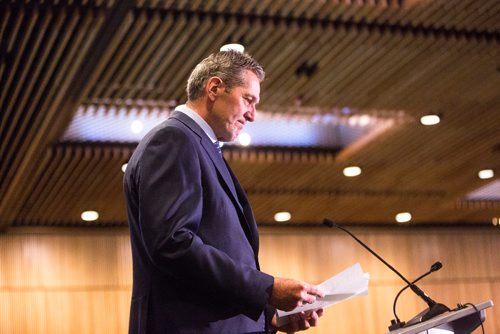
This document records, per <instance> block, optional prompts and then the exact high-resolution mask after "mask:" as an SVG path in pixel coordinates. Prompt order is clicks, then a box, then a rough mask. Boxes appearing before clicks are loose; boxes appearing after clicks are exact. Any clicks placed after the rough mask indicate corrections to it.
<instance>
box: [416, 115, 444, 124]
mask: <svg viewBox="0 0 500 334" xmlns="http://www.w3.org/2000/svg"><path fill="white" fill-rule="evenodd" d="M439 122H441V118H440V117H439V116H438V115H425V116H422V117H421V118H420V123H422V124H423V125H436V124H438V123H439Z"/></svg>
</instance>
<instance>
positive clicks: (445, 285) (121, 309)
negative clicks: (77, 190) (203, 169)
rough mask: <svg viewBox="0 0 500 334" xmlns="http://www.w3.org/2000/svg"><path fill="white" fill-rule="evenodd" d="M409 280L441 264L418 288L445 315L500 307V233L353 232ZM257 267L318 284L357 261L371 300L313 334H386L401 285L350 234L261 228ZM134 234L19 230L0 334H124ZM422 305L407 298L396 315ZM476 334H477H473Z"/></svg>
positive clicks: (7, 261) (492, 320)
mask: <svg viewBox="0 0 500 334" xmlns="http://www.w3.org/2000/svg"><path fill="white" fill-rule="evenodd" d="M353 230H354V232H355V233H356V234H357V235H358V237H359V238H360V239H362V240H363V241H365V242H366V243H368V244H369V245H370V246H371V247H373V248H374V249H375V250H376V251H377V252H379V253H380V254H381V255H382V256H383V257H384V258H385V259H386V260H387V261H388V262H389V263H391V264H393V265H394V266H395V267H397V268H398V269H400V271H401V272H402V273H403V274H404V275H406V276H407V277H408V278H410V279H411V278H415V277H417V276H419V275H420V274H422V273H423V272H425V271H426V270H427V269H428V268H429V267H430V265H431V264H432V263H434V262H435V261H437V260H440V261H441V262H442V263H443V265H444V267H443V269H441V270H440V271H439V272H436V273H434V274H433V275H432V276H429V277H428V278H426V279H425V280H424V281H423V282H422V283H421V284H419V285H420V287H421V288H422V289H423V290H425V291H426V292H427V293H428V294H429V295H430V296H431V297H433V298H434V299H435V300H437V301H439V302H442V303H444V304H446V305H448V306H449V307H455V306H456V304H457V303H465V302H473V303H478V302H482V301H484V300H488V299H492V300H493V301H494V302H495V301H496V302H497V303H498V301H499V300H500V269H499V268H500V260H499V257H498V255H497V254H498V253H499V252H500V246H499V233H498V231H497V230H496V229H494V228H493V227H492V228H480V229H472V228H457V229H454V230H452V229H450V228H418V229H411V228H408V229H405V228H399V229H394V228H393V229H385V228H373V227H371V228H361V227H358V228H353ZM260 259H261V266H262V268H263V270H264V271H266V272H268V273H271V274H273V275H275V276H281V277H292V278H296V279H301V280H305V281H308V282H311V283H320V282H321V281H323V280H325V279H327V278H328V277H329V276H331V275H333V274H335V273H337V272H339V271H341V270H343V269H345V268H347V267H349V266H351V265H352V264H354V263H355V262H359V263H360V264H361V266H362V267H363V269H364V270H365V271H367V272H369V273H370V275H371V280H370V285H369V295H368V296H366V297H358V298H355V299H352V300H350V301H346V302H344V303H342V304H338V305H334V306H332V307H331V308H329V309H327V310H326V314H325V316H324V317H323V318H322V319H321V324H320V326H319V327H317V328H314V329H311V330H310V331H309V333H367V334H371V333H374V334H375V333H384V332H385V331H386V328H387V326H388V324H389V322H390V320H391V319H392V318H393V315H392V302H393V298H394V297H395V295H396V294H397V292H398V291H399V289H400V288H401V287H402V286H403V283H402V282H401V281H400V280H399V278H398V277H397V276H396V275H394V274H393V273H392V272H391V271H390V270H389V269H387V268H385V267H384V266H383V264H382V263H380V262H379V261H378V260H377V259H375V258H374V257H373V256H371V254H369V253H368V252H366V251H365V250H364V249H363V248H362V247H361V246H359V245H358V244H357V243H356V242H355V241H354V240H352V239H351V238H350V237H349V236H347V235H346V234H344V233H343V232H340V231H335V230H327V229H323V228H292V227H287V228H276V227H262V228H261V254H260ZM131 276H132V273H131V253H130V244H129V237H128V231H127V229H124V228H110V229H106V230H103V229H95V230H94V229H91V228H89V229H64V228H61V229H48V228H45V229H41V228H36V229H26V228H13V229H11V230H10V232H9V233H7V234H3V235H0V300H1V303H0V333H125V332H126V331H127V325H128V312H129V302H130V290H131V283H132V281H131ZM424 307H425V305H424V303H423V302H422V301H420V300H419V299H418V298H417V297H415V296H414V295H413V294H412V293H411V292H406V293H404V294H403V295H402V296H401V298H400V302H399V304H398V315H399V316H400V318H401V319H405V320H408V319H409V318H411V317H412V316H413V315H415V314H417V313H418V312H420V311H421V310H422V309H423V308H424ZM497 319H500V309H499V307H498V306H494V307H493V308H492V309H489V310H488V311H487V321H486V324H485V329H486V332H487V333H498V332H500V322H499V321H498V320H497ZM476 333H479V332H478V331H476Z"/></svg>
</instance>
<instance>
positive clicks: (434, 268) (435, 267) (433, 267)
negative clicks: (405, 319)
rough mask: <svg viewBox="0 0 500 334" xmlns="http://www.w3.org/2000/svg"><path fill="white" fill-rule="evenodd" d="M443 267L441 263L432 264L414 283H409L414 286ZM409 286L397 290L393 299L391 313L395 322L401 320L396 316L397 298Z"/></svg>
mask: <svg viewBox="0 0 500 334" xmlns="http://www.w3.org/2000/svg"><path fill="white" fill-rule="evenodd" d="M442 267H443V264H442V263H441V262H436V263H434V264H433V265H432V266H431V269H430V270H429V271H428V272H426V273H425V274H423V275H421V276H419V277H418V278H417V279H415V280H414V281H412V282H411V284H415V283H417V282H418V281H420V280H421V279H422V278H424V277H426V276H428V275H430V274H432V273H433V272H435V271H438V270H439V269H441V268H442ZM409 287H410V285H409V284H407V285H406V286H405V287H404V288H402V289H401V290H399V292H398V294H397V295H396V298H394V303H393V304H392V312H393V313H394V318H395V319H396V322H398V323H400V322H401V320H399V318H398V315H397V314H396V303H397V302H398V298H399V296H400V295H401V293H402V292H403V291H405V290H406V289H407V288H409Z"/></svg>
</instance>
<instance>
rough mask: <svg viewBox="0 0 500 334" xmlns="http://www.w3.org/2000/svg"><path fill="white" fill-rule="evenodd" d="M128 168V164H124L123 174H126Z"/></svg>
mask: <svg viewBox="0 0 500 334" xmlns="http://www.w3.org/2000/svg"><path fill="white" fill-rule="evenodd" d="M127 166H128V163H124V164H123V165H122V172H124V173H125V171H126V170H127Z"/></svg>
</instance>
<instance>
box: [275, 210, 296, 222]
mask: <svg viewBox="0 0 500 334" xmlns="http://www.w3.org/2000/svg"><path fill="white" fill-rule="evenodd" d="M291 218H292V215H291V214H290V212H286V211H282V212H277V213H276V214H275V215H274V220H275V221H277V222H287V221H289V220H290V219H291Z"/></svg>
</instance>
